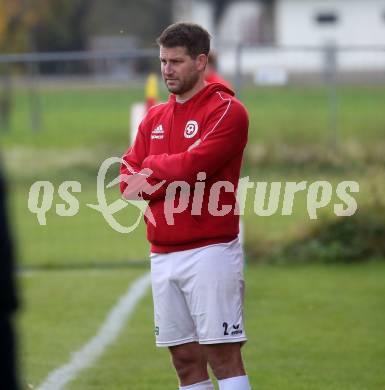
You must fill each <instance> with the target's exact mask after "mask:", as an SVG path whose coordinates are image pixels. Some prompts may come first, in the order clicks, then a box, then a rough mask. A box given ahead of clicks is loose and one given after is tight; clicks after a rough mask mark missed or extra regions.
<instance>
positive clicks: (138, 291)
mask: <svg viewBox="0 0 385 390" xmlns="http://www.w3.org/2000/svg"><path fill="white" fill-rule="evenodd" d="M149 285H150V275H149V274H148V273H147V274H146V275H144V276H142V277H141V278H139V279H138V280H136V281H135V282H134V284H133V285H131V286H130V288H129V289H128V291H127V292H126V293H125V294H124V295H123V296H122V297H121V298H120V299H119V301H118V303H117V304H116V305H115V306H114V308H113V309H112V310H111V311H110V313H109V314H108V317H107V318H106V320H105V321H104V323H103V324H102V326H101V327H100V329H99V331H98V333H97V334H96V335H95V336H94V337H93V338H92V339H91V340H90V341H89V342H88V343H87V344H85V345H84V346H83V347H82V348H81V349H80V350H79V351H76V352H74V353H73V354H72V358H71V360H70V362H69V363H67V364H65V365H63V366H61V367H59V368H57V369H56V370H54V371H52V372H51V373H50V374H49V375H48V376H47V378H46V379H45V381H44V382H43V384H41V385H40V386H39V387H38V390H60V389H63V388H64V386H65V385H66V384H67V383H69V382H70V381H72V380H73V379H74V378H75V377H76V376H77V375H78V374H79V373H80V371H82V370H84V369H85V368H87V367H90V366H92V364H93V363H94V362H95V361H96V360H97V359H98V358H99V357H100V356H101V355H102V353H103V352H104V350H105V348H106V347H107V346H108V345H109V344H111V343H112V342H114V341H115V339H116V338H117V336H118V335H119V333H120V331H121V330H122V328H123V325H124V324H125V323H126V321H127V320H128V318H129V317H130V315H131V314H132V312H133V311H134V309H135V306H136V304H137V303H138V302H139V301H140V299H141V298H142V297H143V296H144V294H145V293H146V291H147V288H148V287H149Z"/></svg>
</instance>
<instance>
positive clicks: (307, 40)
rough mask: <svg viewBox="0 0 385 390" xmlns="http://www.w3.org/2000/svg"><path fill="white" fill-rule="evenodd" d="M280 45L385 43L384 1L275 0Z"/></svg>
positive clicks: (277, 40)
mask: <svg viewBox="0 0 385 390" xmlns="http://www.w3.org/2000/svg"><path fill="white" fill-rule="evenodd" d="M275 31H276V34H275V36H276V43H277V45H285V46H295V45H312V46H317V45H324V44H325V43H328V42H333V43H335V44H336V45H338V46H374V45H383V46H385V1H384V0H276V5H275Z"/></svg>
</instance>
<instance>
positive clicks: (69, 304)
mask: <svg viewBox="0 0 385 390" xmlns="http://www.w3.org/2000/svg"><path fill="white" fill-rule="evenodd" d="M162 93H163V96H164V91H163V92H162ZM142 95H143V91H142V89H141V88H139V87H135V88H134V87H130V86H127V85H126V86H120V87H114V88H111V87H109V88H101V87H86V88H83V87H80V86H73V85H72V86H67V87H65V88H64V87H60V88H59V87H58V88H43V87H41V88H40V93H39V105H40V107H41V109H42V118H41V119H42V128H41V130H40V131H39V132H38V133H33V132H32V131H31V128H30V115H31V113H30V107H29V103H28V99H29V96H28V92H27V91H26V90H23V89H18V90H17V91H16V92H15V96H14V103H15V105H14V115H13V116H12V122H11V129H10V130H9V131H8V132H7V133H4V132H2V133H1V134H0V141H1V144H2V150H3V151H4V160H5V165H6V168H7V173H8V179H9V180H8V181H9V183H10V190H11V191H10V203H11V210H12V216H13V218H12V221H13V228H14V231H15V233H16V236H17V243H18V258H19V264H20V265H21V266H22V267H24V268H26V269H36V271H31V272H30V271H27V272H26V273H22V274H21V275H20V278H19V279H20V291H21V295H22V296H23V301H24V305H23V310H22V311H21V314H20V316H19V317H20V318H19V319H18V324H19V326H20V348H21V350H20V360H21V363H22V373H23V384H24V387H23V388H25V387H26V386H28V384H30V385H31V386H33V387H35V386H36V385H38V384H39V383H41V382H42V381H43V380H44V378H45V377H46V375H47V374H48V373H49V372H50V371H52V370H53V369H55V368H57V367H58V366H60V365H61V364H64V363H65V362H67V361H68V359H69V358H70V354H71V352H73V351H76V350H77V349H79V348H80V347H81V346H82V345H83V344H84V343H86V342H87V341H88V340H89V339H90V338H91V337H92V336H93V335H94V334H95V332H96V331H97V329H98V327H99V326H100V324H101V323H102V321H103V319H104V317H105V316H106V315H107V313H108V312H109V310H110V309H111V308H112V307H113V306H114V304H115V303H116V301H117V300H118V298H119V296H120V295H121V294H123V293H124V292H125V291H126V289H127V287H128V286H129V285H130V283H131V282H132V281H133V280H134V279H136V278H137V277H138V276H139V275H141V274H143V273H144V272H145V271H146V267H147V262H146V260H144V259H146V257H147V255H148V244H147V242H146V239H145V229H144V224H143V223H141V224H140V226H139V227H138V229H137V230H135V232H134V233H132V234H129V235H123V234H120V233H117V232H115V231H113V230H112V229H111V228H110V227H109V226H108V224H107V223H106V222H105V220H104V218H103V216H102V215H101V214H99V213H98V212H96V211H95V210H92V209H90V208H88V207H87V204H89V203H91V204H95V203H96V175H97V172H98V168H99V166H100V164H101V162H102V161H103V160H104V159H105V158H107V157H110V156H119V155H121V154H122V153H123V152H124V151H125V149H126V148H127V146H128V123H129V107H130V105H131V103H132V102H134V101H138V100H139V101H140V100H142ZM241 96H242V99H243V101H244V102H245V104H246V106H247V108H248V110H249V113H250V119H251V125H250V134H249V145H248V148H247V152H246V158H245V164H244V170H243V176H245V175H249V176H250V180H253V181H255V182H256V181H268V182H272V181H283V182H284V181H296V182H299V181H302V180H307V181H308V182H309V183H311V182H314V181H317V180H328V181H330V182H331V183H332V184H333V186H334V187H333V188H335V185H336V184H337V183H338V182H340V181H342V180H354V181H358V182H359V183H360V193H359V194H357V199H358V203H359V206H360V207H359V211H358V212H360V211H361V206H363V205H365V204H368V203H375V202H376V201H377V200H378V198H381V199H382V197H381V195H382V194H383V191H384V190H385V187H384V185H385V179H384V169H383V167H384V163H385V160H384V153H383V150H384V147H385V137H384V134H385V133H384V130H385V116H384V114H383V103H384V102H385V88H384V87H383V86H381V87H370V88H369V87H360V86H355V87H348V86H344V87H341V88H340V89H339V115H338V124H339V133H338V137H337V140H338V142H339V143H338V145H337V148H335V147H336V145H334V146H333V144H332V143H331V140H332V139H333V137H334V134H333V132H332V129H331V128H330V125H329V122H330V112H329V106H328V91H327V90H326V89H324V88H322V87H302V88H300V87H287V88H272V89H268V88H258V89H257V88H246V89H244V90H243V91H242V95H241ZM115 175H117V167H115V168H113V169H112V171H111V173H110V174H109V178H111V179H112V178H113V177H114V176H115ZM36 180H48V181H50V182H52V183H53V185H54V187H55V195H54V200H53V205H52V208H51V209H50V211H48V212H47V215H46V217H47V226H39V225H38V223H37V218H36V215H34V214H32V213H31V212H30V211H29V210H28V207H27V206H28V192H29V188H30V186H31V185H32V184H33V183H34V182H35V181H36ZM65 180H76V181H79V182H80V183H81V186H82V191H81V193H80V194H76V196H77V198H78V200H79V205H80V208H79V213H78V214H77V215H76V216H74V217H70V218H69V217H67V218H65V217H59V216H58V215H57V214H56V211H55V207H56V204H58V203H63V201H62V200H61V199H60V197H59V196H58V194H57V189H58V186H59V185H60V183H62V182H63V181H65ZM106 194H107V198H108V200H109V201H111V202H112V201H114V200H116V199H117V198H119V193H118V190H117V188H116V187H115V188H112V189H109V190H107V191H106ZM335 199H336V198H335V195H334V196H333V202H334V201H335ZM333 202H332V203H331V204H330V205H328V206H327V207H325V208H323V209H322V210H321V211H320V213H319V216H320V218H319V219H318V220H310V219H309V216H308V214H307V210H306V196H305V194H304V193H302V194H300V195H299V196H298V198H296V200H295V203H294V212H293V215H291V216H282V215H281V214H280V213H279V212H278V213H276V214H275V215H273V216H271V217H258V216H256V215H255V213H254V212H253V197H252V196H250V197H248V198H247V206H246V214H245V217H244V223H245V233H246V247H247V248H256V247H257V248H258V247H259V246H263V248H265V249H266V248H275V247H276V246H277V245H284V244H285V243H290V242H292V241H295V240H296V238H297V237H300V236H301V235H303V234H304V233H306V232H307V231H308V230H309V229H311V228H312V227H313V226H316V225H317V224H318V223H320V222H322V220H323V218H325V217H327V216H330V215H332V212H333ZM136 216H137V214H136V209H135V208H134V207H132V206H130V207H128V208H126V209H125V210H123V211H121V212H119V213H118V215H117V216H116V217H117V220H118V221H119V222H121V223H122V224H125V225H128V224H129V223H130V222H132V221H133V220H135V219H136ZM255 252H258V251H254V252H252V253H255ZM247 257H248V258H247V260H248V266H247V272H246V277H247V284H248V290H247V298H246V299H247V302H246V315H247V328H248V335H249V339H250V342H249V343H248V345H247V346H246V347H245V358H246V363H247V368H248V371H249V374H250V376H251V379H252V382H253V384H254V387H255V388H261V389H271V390H281V389H282V390H286V389H287V390H290V389H293V390H294V389H296V390H297V389H304V390H305V389H306V390H313V389H314V390H317V389H320V390H321V389H322V390H323V389H335V390H345V389H347V390H350V389H357V390H365V389H368V390H377V389H378V390H380V389H383V388H385V375H384V374H383V365H384V362H385V343H384V340H383V328H384V327H385V317H384V313H385V310H384V308H385V299H384V296H385V294H384V293H385V291H384V290H385V285H384V282H383V281H384V277H385V265H384V262H383V261H382V262H381V259H380V260H379V261H377V262H369V263H365V262H363V263H362V264H360V265H344V266H343V265H340V266H335V265H334V266H333V265H328V266H326V265H320V264H318V265H311V263H312V259H309V264H308V265H291V266H289V265H281V266H263V265H256V263H258V260H259V259H256V258H254V257H251V256H250V255H249V254H248V256H247ZM138 260H139V262H138ZM362 260H366V259H362ZM129 264H131V266H126V265H129ZM137 264H139V266H137ZM134 265H135V266H134ZM47 268H49V269H50V270H49V271H48V270H47ZM67 268H68V269H67ZM44 269H45V270H44ZM66 269H67V270H66ZM152 327H153V324H152V303H151V298H150V295H149V294H148V295H147V296H146V297H145V299H144V300H143V301H142V303H141V305H140V306H139V308H138V309H137V310H136V311H135V313H134V315H133V317H132V318H131V320H130V321H129V323H128V325H127V326H126V327H125V328H124V331H123V333H122V334H121V336H120V337H119V339H118V341H117V342H116V343H114V344H113V345H112V346H111V347H110V348H108V349H107V351H106V352H105V354H104V355H103V356H102V357H101V359H100V360H99V361H98V362H97V363H96V365H95V366H94V367H92V368H90V369H89V370H86V371H84V372H82V373H81V375H80V376H79V377H78V378H77V379H76V380H75V381H74V382H73V384H71V386H69V388H70V389H79V390H80V389H81V390H83V389H84V390H87V389H91V388H92V389H95V390H97V389H107V388H108V389H110V388H111V389H118V390H119V389H134V390H137V389H138V390H140V389H143V390H144V389H150V388H151V389H171V388H176V381H175V376H174V374H173V372H172V370H171V369H170V365H169V361H168V357H167V353H166V351H164V350H161V351H159V350H157V349H156V348H155V347H154V343H153V341H154V340H153V331H152Z"/></svg>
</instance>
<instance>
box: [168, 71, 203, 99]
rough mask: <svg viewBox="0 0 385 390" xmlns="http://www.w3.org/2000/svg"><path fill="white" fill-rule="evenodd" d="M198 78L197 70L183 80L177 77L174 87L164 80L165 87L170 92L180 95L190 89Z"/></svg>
mask: <svg viewBox="0 0 385 390" xmlns="http://www.w3.org/2000/svg"><path fill="white" fill-rule="evenodd" d="M198 79H199V74H198V72H197V73H193V74H191V75H190V77H189V78H186V79H184V80H183V81H181V80H179V79H178V85H176V86H175V87H169V86H168V85H167V82H166V87H167V89H168V90H169V91H170V92H171V93H174V94H175V95H182V94H184V93H186V92H188V91H190V90H191V89H192V88H193V87H194V86H195V84H196V83H197V82H198Z"/></svg>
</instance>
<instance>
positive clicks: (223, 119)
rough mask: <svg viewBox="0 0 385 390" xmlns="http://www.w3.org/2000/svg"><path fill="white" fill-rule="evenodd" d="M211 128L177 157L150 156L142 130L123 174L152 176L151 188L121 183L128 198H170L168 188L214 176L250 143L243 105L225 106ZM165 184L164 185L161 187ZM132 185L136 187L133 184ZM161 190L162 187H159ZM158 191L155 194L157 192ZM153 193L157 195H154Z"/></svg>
mask: <svg viewBox="0 0 385 390" xmlns="http://www.w3.org/2000/svg"><path fill="white" fill-rule="evenodd" d="M206 129H208V130H207V131H206V132H205V133H204V134H203V136H202V139H201V142H200V143H197V144H196V146H195V147H193V148H190V149H189V150H187V151H184V152H181V153H176V154H167V153H163V154H158V155H148V149H149V145H147V143H146V138H145V135H144V132H143V129H142V128H141V127H140V128H139V131H138V136H137V139H136V140H135V144H134V145H133V147H132V148H130V149H129V151H128V153H127V154H126V155H125V156H124V157H123V160H124V162H125V163H126V164H127V165H126V164H122V167H121V175H128V176H131V175H139V174H141V175H143V174H144V175H148V174H149V173H151V175H150V176H149V177H147V179H146V180H147V183H148V186H147V188H146V185H144V187H143V180H142V181H141V180H138V182H140V181H141V183H142V184H141V185H142V186H141V188H138V187H136V188H135V185H131V183H130V180H127V181H128V183H129V185H130V186H129V187H128V186H127V181H126V182H125V181H124V180H122V181H121V191H122V193H123V194H124V196H125V197H129V198H130V199H132V198H133V197H134V198H135V196H136V198H135V199H137V196H138V193H139V192H141V195H142V197H143V199H145V200H155V199H162V198H165V196H166V188H167V185H168V184H169V183H171V182H173V181H177V180H181V181H182V180H183V181H185V182H187V183H189V184H190V185H192V186H193V185H194V183H195V181H196V179H197V174H198V173H199V172H205V173H206V177H210V176H212V175H213V174H215V172H216V171H217V170H218V169H220V168H221V167H222V166H223V165H224V164H226V162H228V161H229V160H230V159H232V158H233V157H234V156H235V155H237V154H238V153H239V152H241V151H242V150H243V148H244V147H245V145H246V142H247V129H248V118H247V114H246V111H245V110H244V109H243V107H242V106H241V105H234V104H233V105H231V107H230V102H229V104H228V106H224V109H223V110H217V111H216V112H214V113H213V114H212V115H211V116H210V119H209V120H208V122H207V123H206ZM160 183H163V184H160ZM132 184H134V183H133V182H132ZM158 187H159V188H158ZM155 188H157V189H156V190H155V191H153V190H154V189H155ZM152 191H153V192H152Z"/></svg>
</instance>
